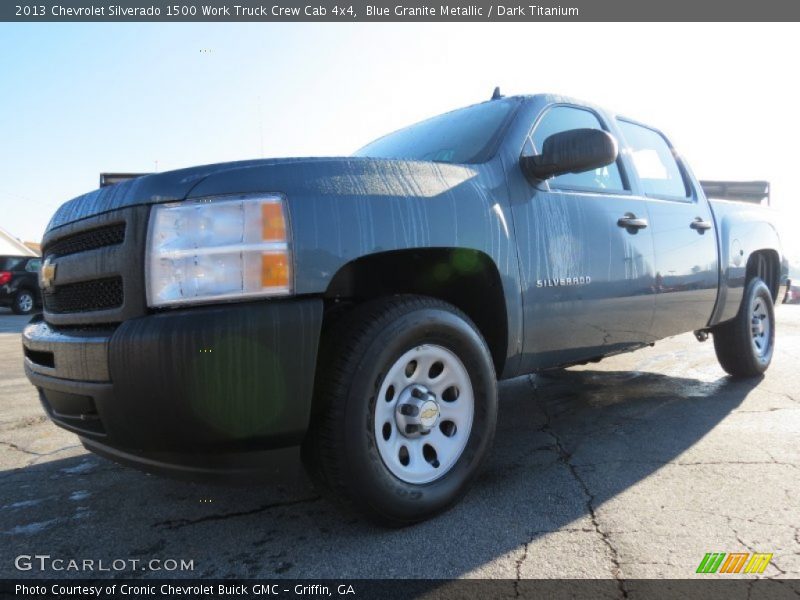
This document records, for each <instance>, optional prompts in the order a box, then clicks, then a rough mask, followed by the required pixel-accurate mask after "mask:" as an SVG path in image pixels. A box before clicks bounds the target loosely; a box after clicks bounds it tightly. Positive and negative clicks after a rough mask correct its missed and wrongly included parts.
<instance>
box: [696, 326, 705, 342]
mask: <svg viewBox="0 0 800 600" xmlns="http://www.w3.org/2000/svg"><path fill="white" fill-rule="evenodd" d="M694 337H696V338H697V341H698V342H705V341H706V340H707V339H708V329H695V331H694Z"/></svg>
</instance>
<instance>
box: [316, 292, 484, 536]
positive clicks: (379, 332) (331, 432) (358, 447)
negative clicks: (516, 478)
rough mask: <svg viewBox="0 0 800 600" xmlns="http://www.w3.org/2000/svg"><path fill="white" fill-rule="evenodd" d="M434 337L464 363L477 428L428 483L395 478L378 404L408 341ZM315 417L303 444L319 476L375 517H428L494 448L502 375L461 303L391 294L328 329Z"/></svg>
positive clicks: (338, 496)
mask: <svg viewBox="0 0 800 600" xmlns="http://www.w3.org/2000/svg"><path fill="white" fill-rule="evenodd" d="M422 344H436V345H438V346H441V347H444V348H446V349H448V350H449V351H450V352H452V353H454V354H455V355H456V356H457V357H458V358H459V359H460V361H461V362H462V363H463V366H464V367H465V368H466V371H467V373H468V376H469V378H470V383H471V385H472V389H473V396H474V413H473V417H472V429H471V431H470V432H469V435H468V436H467V437H466V440H467V441H466V446H465V447H464V450H463V452H462V453H461V455H460V456H459V458H458V459H457V460H456V462H455V463H454V464H453V466H452V467H451V468H450V469H449V470H448V471H447V472H446V473H445V474H444V475H442V476H441V477H440V478H439V479H436V480H435V481H431V482H430V483H424V484H411V483H407V482H405V481H403V480H401V479H399V478H398V477H395V476H394V475H393V474H392V472H391V471H390V470H389V468H387V466H386V464H385V463H384V462H383V459H382V458H381V455H380V453H379V450H378V447H377V444H376V436H375V428H374V418H375V417H374V415H375V402H376V399H377V395H378V393H379V390H380V388H381V385H382V383H383V380H384V378H385V376H386V374H387V370H388V369H389V368H390V367H391V365H393V364H395V363H396V361H398V360H399V359H400V357H402V356H403V354H404V353H405V352H407V351H409V350H410V349H414V348H417V347H419V346H420V345H422ZM317 372H318V375H317V378H316V383H315V399H314V410H313V414H312V422H311V426H310V428H309V432H308V435H307V437H306V441H305V443H304V447H303V456H304V462H305V464H306V468H307V470H308V472H309V474H310V476H311V478H312V480H314V482H315V483H316V484H317V485H318V487H320V488H321V490H322V491H323V493H327V494H328V495H329V496H332V497H333V498H334V499H335V500H338V501H340V503H342V504H343V505H345V506H346V507H348V508H352V509H355V510H356V511H357V512H359V513H361V514H362V515H364V516H365V517H367V518H368V519H370V520H371V521H374V522H378V523H380V524H383V525H388V526H394V527H399V526H403V525H409V524H412V523H415V522H418V521H422V520H425V519H428V518H430V517H432V516H434V515H436V514H438V513H440V512H442V511H444V510H446V509H448V508H450V507H451V506H452V505H453V504H455V503H456V502H457V501H458V500H460V499H461V497H462V496H463V495H464V494H465V493H466V492H467V489H468V487H469V485H470V483H471V482H472V480H473V478H474V477H475V475H476V474H477V472H478V470H479V468H480V466H481V464H482V463H483V462H484V459H485V458H486V457H487V455H488V453H489V449H490V447H491V444H492V441H493V439H494V432H495V425H496V421H497V381H496V377H495V372H494V365H493V363H492V358H491V355H490V353H489V349H488V347H487V345H486V342H485V341H484V339H483V337H482V336H481V334H480V333H479V332H478V330H477V328H476V327H475V325H474V324H473V323H472V322H471V321H470V320H469V318H468V317H467V316H466V315H464V314H463V313H462V312H461V311H459V310H458V309H457V308H455V307H454V306H452V305H450V304H447V303H446V302H442V301H439V300H436V299H433V298H427V297H421V296H410V295H404V296H392V297H388V298H381V299H378V300H373V301H369V302H367V303H364V304H362V305H359V306H356V307H355V308H354V309H352V310H351V311H350V312H349V313H347V314H346V315H344V316H342V317H341V318H340V319H339V320H337V321H336V322H335V323H334V324H333V325H332V326H331V327H330V328H328V329H327V330H325V331H323V338H322V342H321V347H320V363H319V365H318V368H317Z"/></svg>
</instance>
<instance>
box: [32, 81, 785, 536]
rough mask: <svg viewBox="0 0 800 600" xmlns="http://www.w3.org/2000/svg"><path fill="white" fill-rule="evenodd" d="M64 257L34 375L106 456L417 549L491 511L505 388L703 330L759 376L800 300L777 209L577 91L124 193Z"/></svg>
mask: <svg viewBox="0 0 800 600" xmlns="http://www.w3.org/2000/svg"><path fill="white" fill-rule="evenodd" d="M43 249H44V250H43V257H44V263H43V265H42V269H41V277H40V283H41V287H42V290H43V298H44V314H43V315H42V316H40V317H38V318H34V319H33V320H32V322H31V323H30V324H29V325H28V326H27V327H26V328H25V330H24V333H23V345H24V355H25V359H24V360H25V369H26V373H27V376H28V378H29V379H30V381H31V382H32V383H33V385H35V386H36V387H37V388H38V390H39V395H40V398H41V402H42V404H43V406H44V409H45V411H46V412H47V414H48V415H49V417H50V418H51V419H52V420H53V421H54V422H55V423H56V424H58V425H60V426H61V427H64V428H66V429H68V430H70V431H73V432H75V433H76V434H77V435H78V436H80V439H81V441H82V443H83V444H84V445H85V447H86V448H88V449H89V450H91V451H93V452H96V453H97V454H100V455H102V456H105V457H108V458H111V459H113V460H116V461H118V462H121V463H124V464H129V465H133V466H136V467H138V468H141V469H145V470H148V471H155V472H163V473H170V474H174V475H184V476H189V477H212V478H216V477H222V478H228V477H233V478H244V479H248V480H254V479H256V478H262V477H265V478H266V477H269V476H273V475H280V473H281V469H285V468H287V467H286V465H287V464H292V462H293V461H295V460H297V461H299V460H302V461H303V462H304V464H305V466H306V468H307V471H308V473H309V474H310V476H311V478H312V479H313V481H314V482H315V483H316V484H317V485H318V486H319V487H320V488H321V489H322V490H323V491H325V492H326V493H328V494H330V496H331V497H334V498H336V499H338V500H341V501H342V502H343V504H345V505H347V506H349V507H351V508H353V509H355V510H357V511H360V512H361V513H363V514H364V515H366V516H367V517H368V518H370V519H373V520H375V521H378V522H381V523H385V524H388V525H394V526H400V525H405V524H409V523H413V522H416V521H420V520H423V519H426V518H429V517H431V516H433V515H435V514H437V513H439V512H441V511H443V510H445V509H447V508H448V507H450V506H452V505H453V504H454V503H456V502H457V501H458V500H459V499H460V498H461V497H462V496H463V495H464V494H465V493H466V491H467V489H468V487H469V485H470V483H471V481H472V480H473V479H474V477H475V475H476V473H477V472H478V469H479V468H480V466H481V463H483V462H484V459H485V458H486V456H487V454H488V452H489V449H490V447H491V444H492V440H493V436H494V432H495V423H496V416H497V410H498V402H497V380H498V379H506V378H512V377H516V376H520V375H523V374H528V373H535V372H538V371H543V370H547V369H553V368H560V367H564V366H568V365H575V364H583V363H586V362H589V361H597V360H599V359H601V358H603V357H605V356H609V355H613V354H617V353H620V352H627V351H630V350H634V349H637V348H641V347H643V346H648V345H652V344H653V343H654V342H655V341H657V340H659V339H662V338H666V337H668V336H673V335H676V334H679V333H683V332H687V331H694V332H695V333H696V336H697V338H698V339H699V340H704V339H706V338H707V337H708V336H709V334H710V335H711V336H713V340H714V346H715V348H716V353H717V356H718V357H719V361H720V363H721V365H722V367H723V369H725V371H727V372H728V373H730V374H731V375H732V376H735V377H757V376H759V375H761V373H763V372H764V371H765V369H766V368H767V367H768V366H769V363H770V360H771V358H772V354H773V348H774V339H775V319H774V313H773V303H774V302H775V300H776V298H779V297H781V294H782V293H784V292H785V290H784V288H785V286H786V283H787V279H786V270H787V265H786V260H785V258H784V255H783V254H782V250H781V243H780V240H779V238H778V235H777V233H776V228H775V226H774V224H773V223H772V222H771V216H770V212H769V210H768V209H766V208H763V207H759V206H756V205H750V204H744V203H741V202H735V201H729V200H722V201H713V202H710V201H709V200H708V199H707V198H706V195H705V194H704V192H703V188H702V187H701V185H700V184H699V182H698V181H697V180H696V179H695V177H694V175H693V174H692V172H691V170H690V169H689V166H688V165H687V164H686V162H685V161H684V160H683V159H682V158H681V157H680V156H679V155H678V154H677V153H676V152H675V150H674V149H673V147H672V145H671V144H670V142H669V140H668V138H667V137H666V136H664V134H662V133H661V132H659V131H658V130H657V129H654V128H652V127H650V126H649V125H644V124H642V123H639V122H636V121H634V120H631V119H628V118H625V117H622V116H618V115H617V114H615V113H613V112H609V111H606V110H604V109H601V108H599V107H596V106H593V105H591V104H588V103H585V102H580V101H577V100H574V99H570V98H565V97H561V96H555V95H533V96H519V97H502V96H500V95H499V93H496V94H495V95H494V96H493V99H492V100H490V101H487V102H483V103H480V104H477V105H474V106H469V107H467V108H462V109H460V110H455V111H453V112H450V113H447V114H444V115H440V116H437V117H434V118H432V119H429V120H427V121H424V122H421V123H419V124H416V125H412V126H410V127H408V128H406V129H403V130H400V131H397V132H395V133H391V134H389V135H387V136H385V137H382V138H380V139H378V140H376V141H374V142H372V143H370V144H368V145H366V146H364V147H363V148H362V149H360V150H358V151H357V152H356V153H355V154H354V155H353V156H349V157H343V158H291V159H265V160H250V161H243V162H233V163H225V164H217V165H210V166H201V167H196V168H189V169H182V170H177V171H172V172H165V173H157V174H150V175H146V176H142V177H137V178H134V179H130V180H128V181H124V182H122V183H118V184H115V185H108V186H106V187H102V188H101V189H98V190H95V191H92V192H89V193H87V194H85V195H82V196H79V197H77V198H75V199H73V200H71V201H69V202H67V203H65V204H64V205H62V206H61V207H60V208H59V209H58V211H57V212H56V213H55V215H54V216H53V217H52V220H51V221H50V223H49V225H48V227H47V230H46V233H45V235H44V239H43Z"/></svg>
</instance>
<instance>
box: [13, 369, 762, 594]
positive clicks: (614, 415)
mask: <svg viewBox="0 0 800 600" xmlns="http://www.w3.org/2000/svg"><path fill="white" fill-rule="evenodd" d="M755 385H756V383H753V382H749V383H747V382H738V381H734V380H731V379H729V378H720V379H718V380H716V381H713V382H707V381H699V380H695V379H689V378H680V377H668V376H665V375H660V374H656V373H648V372H609V371H594V370H566V371H558V372H554V373H553V374H549V375H544V376H539V377H535V378H533V377H526V378H519V379H516V380H513V381H510V382H506V383H504V384H502V387H501V405H500V406H501V411H500V422H499V427H498V431H497V437H496V441H495V445H494V449H493V452H492V455H491V458H490V460H489V464H488V465H487V468H486V469H485V470H484V472H483V474H482V475H481V476H480V477H479V479H478V481H477V482H476V484H475V486H474V488H473V490H472V491H471V492H470V494H469V495H468V496H467V497H466V498H465V499H464V501H463V502H462V503H461V504H459V505H458V506H456V507H455V508H454V509H452V510H450V511H449V512H447V513H445V514H443V515H441V516H440V517H438V518H436V519H433V520H431V521H429V522H426V523H422V524H420V525H417V526H414V527H408V528H405V529H401V530H387V529H381V528H377V527H375V526H372V525H370V524H368V523H365V522H363V521H361V520H360V519H358V518H356V517H353V516H351V515H347V514H345V513H342V512H340V511H339V510H338V509H337V508H336V507H334V506H332V505H331V504H329V503H328V502H327V501H325V500H322V499H321V498H319V496H318V495H317V493H316V492H315V491H314V490H312V489H311V488H310V486H309V485H308V484H307V483H306V482H305V481H304V480H302V481H300V482H298V483H297V484H295V485H292V486H288V487H287V486H283V487H269V488H264V487H247V488H229V487H222V486H212V485H200V484H193V483H185V482H179V481H172V480H168V479H162V478H159V477H155V476H149V475H144V474H141V473H138V472H136V471H133V470H130V469H127V468H123V467H120V466H117V465H115V464H113V463H111V462H107V461H105V460H103V459H100V458H97V457H94V456H92V455H88V454H81V455H79V456H75V457H71V458H64V459H55V460H50V459H51V458H52V457H38V458H37V457H32V459H31V460H32V462H33V463H36V464H31V465H30V466H28V467H25V468H22V469H16V470H13V471H5V472H0V538H1V539H2V540H3V543H2V547H3V549H2V550H0V554H1V555H3V556H2V559H1V560H0V565H1V566H0V576H2V577H12V576H19V575H20V573H19V572H17V571H16V570H15V569H14V566H13V564H14V559H13V557H15V556H17V555H19V554H33V553H35V552H41V553H44V554H49V555H52V556H56V555H58V556H60V557H62V558H66V559H69V558H94V559H104V560H107V561H111V560H113V559H115V558H122V559H126V560H127V559H138V560H142V561H144V560H150V559H152V558H158V559H165V558H173V559H187V560H192V561H193V565H194V569H193V570H191V571H186V572H179V573H170V574H169V575H170V576H173V575H174V576H177V577H181V576H184V577H269V578H274V577H293V578H337V579H338V578H345V577H380V578H384V577H386V578H391V577H418V578H446V577H457V576H459V575H463V574H466V573H470V572H474V571H475V570H476V569H480V568H481V566H482V565H485V564H487V563H489V562H491V561H493V560H495V559H498V558H500V557H504V556H506V555H509V553H512V552H514V551H516V550H517V549H519V548H520V547H521V546H523V545H524V544H526V543H529V542H531V541H532V540H535V539H536V538H538V537H540V536H544V535H547V534H548V533H551V532H556V531H560V530H564V529H567V528H569V527H570V525H571V524H573V523H579V524H580V526H581V527H585V526H586V524H587V523H589V527H591V520H592V519H593V518H594V513H595V511H597V510H598V509H599V508H600V507H601V506H602V505H603V504H604V503H605V502H607V501H609V500H610V499H612V498H614V497H615V496H617V495H619V494H620V493H622V492H624V491H626V490H628V489H629V488H631V486H633V485H635V484H637V483H638V482H641V481H642V480H643V479H645V478H646V477H648V476H649V475H651V474H653V473H654V472H656V471H657V470H659V469H660V468H662V467H663V466H665V465H666V464H668V463H670V462H671V461H675V460H676V459H677V458H678V457H679V456H680V455H681V454H682V453H683V452H685V451H686V450H687V449H689V448H691V447H692V446H693V445H694V444H695V443H696V442H697V441H698V440H699V439H701V438H702V437H703V436H705V435H706V434H707V433H708V432H709V431H711V430H712V429H713V428H714V427H715V426H716V425H717V424H718V423H720V421H722V420H723V419H724V418H725V417H726V416H727V415H728V414H730V413H731V411H733V410H734V409H736V407H738V406H739V405H740V404H741V402H742V401H743V400H744V398H745V397H746V396H747V394H748V393H749V392H750V391H751V390H752V389H753V387H755ZM45 461H47V462H45ZM587 517H588V520H587ZM508 560H510V561H512V562H513V560H514V559H513V557H512V558H509V559H508ZM48 575H50V576H53V575H55V576H59V577H61V576H67V577H81V576H92V575H95V576H107V575H106V574H104V573H99V574H98V573H94V574H91V573H90V574H87V573H81V572H60V573H53V572H52V571H50V572H44V573H41V572H36V571H30V572H26V573H24V576H25V577H28V576H31V577H44V576H48ZM116 575H117V576H119V575H121V573H118V574H116ZM124 575H127V576H131V577H148V576H155V577H159V576H162V577H163V576H164V573H163V572H162V573H158V572H139V571H131V572H125V573H124ZM484 576H488V575H484ZM432 585H433V584H432Z"/></svg>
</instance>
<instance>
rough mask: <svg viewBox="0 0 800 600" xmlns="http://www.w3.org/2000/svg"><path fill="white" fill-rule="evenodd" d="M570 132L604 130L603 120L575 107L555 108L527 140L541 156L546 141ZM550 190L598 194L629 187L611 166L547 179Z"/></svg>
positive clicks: (549, 111)
mask: <svg viewBox="0 0 800 600" xmlns="http://www.w3.org/2000/svg"><path fill="white" fill-rule="evenodd" d="M569 129H601V130H604V128H603V126H602V124H601V123H600V119H598V118H597V116H596V115H595V114H594V113H593V112H592V111H590V110H586V109H583V108H577V107H574V106H554V107H553V108H551V109H550V110H548V111H547V112H546V113H545V115H544V117H542V119H541V121H539V123H538V124H537V125H536V129H534V131H533V135H532V136H531V139H530V140H528V142H529V143H528V144H526V147H527V148H528V151H529V152H530V144H532V145H533V152H534V153H536V154H539V153H540V152H541V151H542V146H543V144H544V141H545V140H546V139H547V138H548V137H550V136H551V135H553V134H554V133H559V132H561V131H567V130H569ZM548 183H549V184H550V187H551V188H556V189H558V188H568V189H569V188H577V189H586V190H597V191H605V192H610V191H622V190H625V189H626V187H625V185H624V184H623V182H622V177H621V176H620V172H619V166H618V164H617V163H613V164H610V165H608V166H605V167H600V168H599V169H592V170H591V171H585V172H583V173H565V174H564V175H559V176H558V177H553V178H552V179H548Z"/></svg>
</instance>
